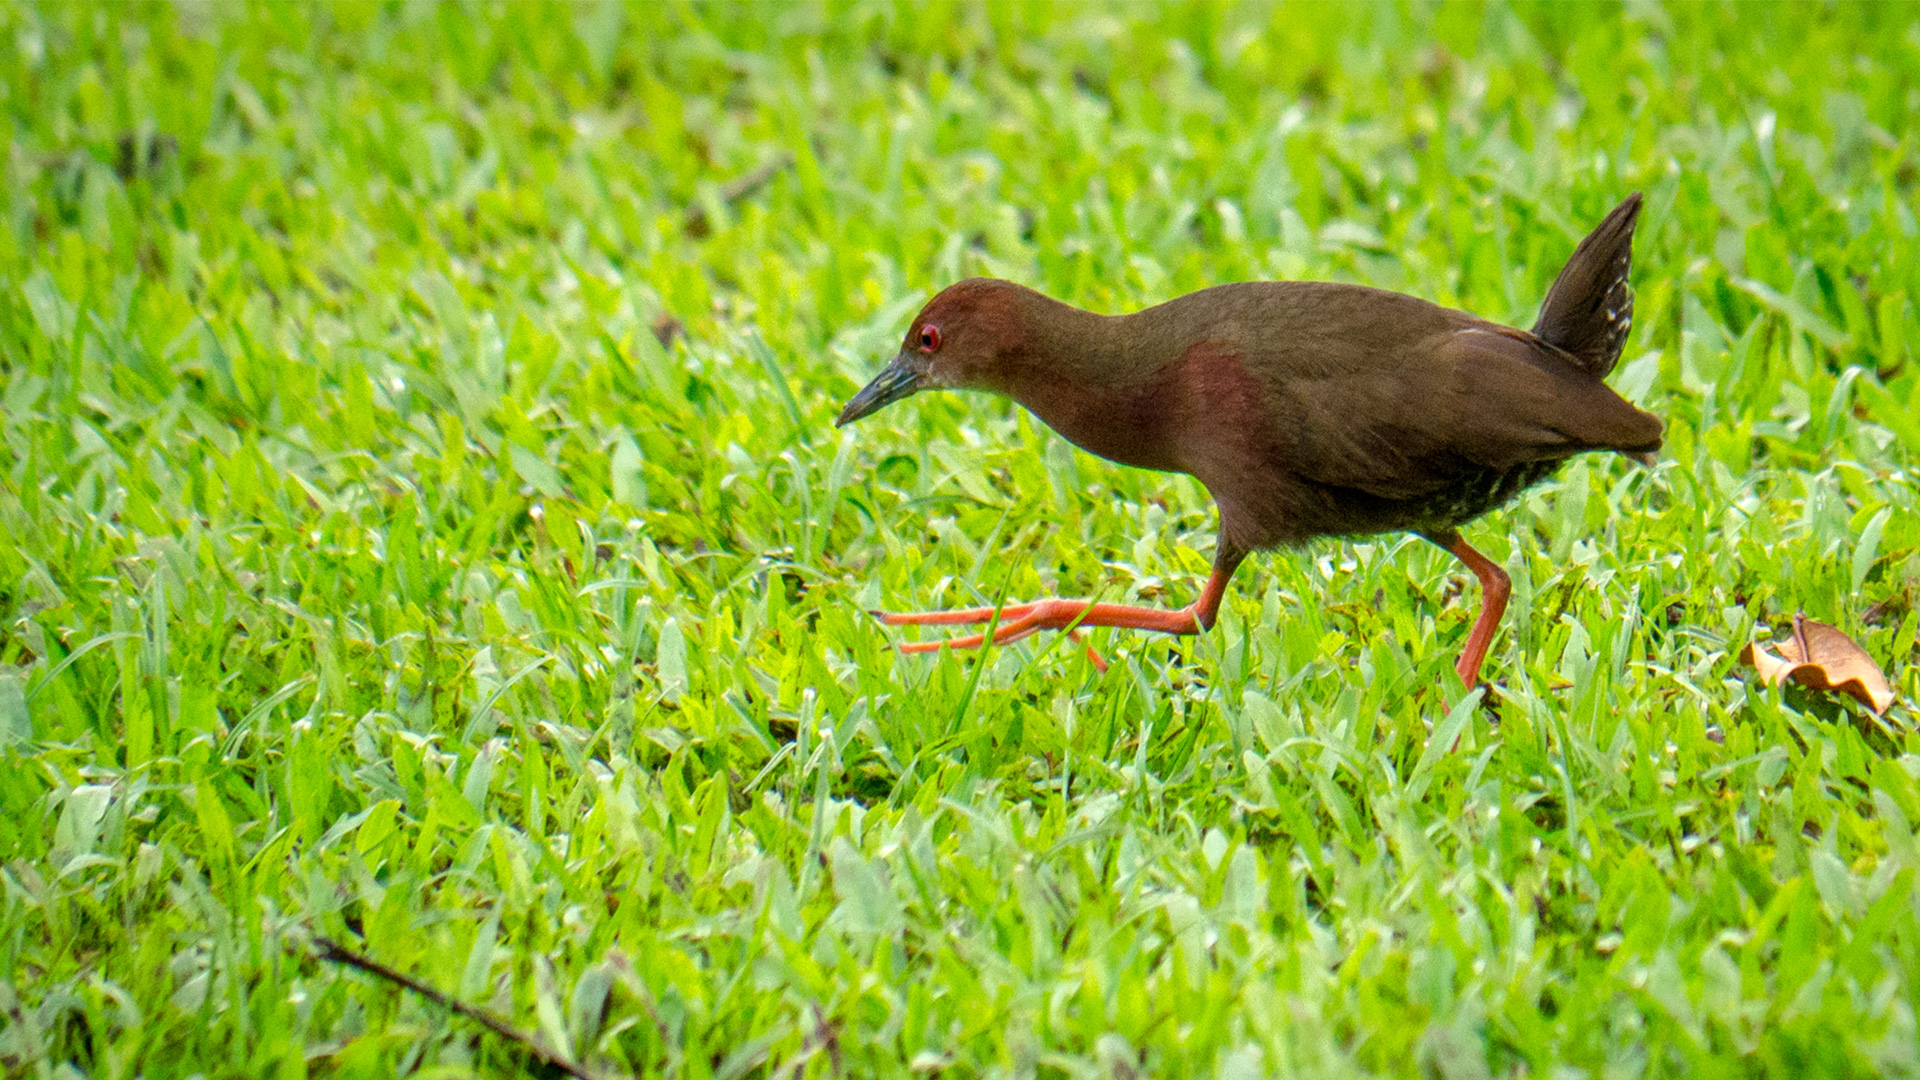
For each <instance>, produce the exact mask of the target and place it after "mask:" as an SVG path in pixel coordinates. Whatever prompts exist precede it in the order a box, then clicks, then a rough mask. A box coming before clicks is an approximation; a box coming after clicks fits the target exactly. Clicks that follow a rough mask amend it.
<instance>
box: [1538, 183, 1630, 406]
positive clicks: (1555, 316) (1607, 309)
mask: <svg viewBox="0 0 1920 1080" xmlns="http://www.w3.org/2000/svg"><path fill="white" fill-rule="evenodd" d="M1639 217H1640V194H1639V192H1635V193H1634V194H1632V195H1629V196H1627V198H1626V201H1624V202H1622V203H1621V204H1620V205H1619V206H1616V207H1614V208H1613V213H1611V214H1608V215H1607V219H1606V220H1605V221H1602V222H1601V223H1600V224H1599V225H1598V226H1597V227H1595V228H1594V230H1593V231H1592V232H1591V233H1588V234H1587V238H1586V239H1585V240H1582V241H1580V246H1579V247H1577V248H1574V249H1573V257H1572V258H1570V259H1568V260H1567V265H1566V266H1565V267H1564V268H1562V269H1561V271H1560V276H1559V277H1557V278H1555V279H1554V281H1553V288H1551V289H1548V290H1547V299H1546V301H1545V302H1543V303H1542V304H1541V305H1540V319H1539V321H1538V322H1535V323H1534V324H1533V336H1534V337H1537V338H1539V339H1540V340H1541V341H1544V342H1546V343H1547V344H1549V345H1553V346H1556V347H1558V348H1560V349H1564V350H1566V352H1568V353H1569V354H1571V355H1572V356H1573V358H1574V359H1575V360H1577V361H1579V363H1580V366H1581V368H1582V369H1584V370H1585V371H1586V372H1587V373H1588V374H1590V375H1592V376H1593V377H1594V378H1596V379H1602V378H1605V377H1606V376H1607V374H1608V373H1609V372H1611V371H1612V370H1613V365H1614V364H1616V363H1618V362H1619V360H1620V350H1621V348H1622V347H1624V346H1625V345H1626V343H1627V332H1628V331H1629V330H1632V329H1633V289H1632V288H1631V287H1630V286H1629V285H1628V284H1627V273H1628V271H1629V270H1631V269H1632V268H1633V226H1634V222H1635V221H1637V220H1638V219H1639Z"/></svg>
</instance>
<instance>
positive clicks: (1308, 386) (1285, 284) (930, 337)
mask: <svg viewBox="0 0 1920 1080" xmlns="http://www.w3.org/2000/svg"><path fill="white" fill-rule="evenodd" d="M1640 206H1641V197H1640V195H1639V194H1638V193H1634V194H1632V195H1629V196H1628V197H1627V198H1626V199H1625V200H1624V201H1622V202H1621V203H1620V204H1619V206H1617V207H1616V208H1615V209H1614V210H1613V211H1612V212H1611V213H1609V214H1608V215H1607V216H1606V218H1605V219H1604V220H1602V221H1601V222H1600V224H1599V225H1597V226H1596V227H1595V228H1594V229H1593V231H1592V232H1591V233H1589V234H1588V235H1587V237H1586V238H1585V239H1584V240H1582V241H1581V242H1580V243H1579V245H1578V246H1577V247H1575V248H1574V251H1573V254H1572V255H1571V256H1570V257H1569V258H1568V260H1567V262H1566V265H1565V266H1564V268H1562V269H1561V271H1560V274H1559V276H1558V277H1557V278H1555V280H1554V282H1553V285H1552V286H1551V287H1550V288H1549V289H1548V290H1547V294H1546V298H1545V300H1543V301H1542V303H1541V307H1540V314H1539V317H1538V319H1537V320H1536V321H1535V322H1534V324H1533V328H1532V329H1531V330H1520V329H1516V328H1514V327H1510V326H1505V325H1501V324H1499V323H1495V322H1490V321H1488V320H1486V319H1482V318H1478V317H1476V316H1474V315H1470V314H1468V313H1466V312H1464V311H1456V310H1453V309H1451V308H1447V307H1442V306H1440V305H1438V304H1434V303H1430V302H1428V301H1426V300H1422V299H1419V298H1417V297H1413V296H1408V295H1406V294H1403V293H1397V292H1389V291H1386V290H1382V289H1376V288H1370V287H1367V286H1363V285H1352V284H1343V283H1332V282H1317V281H1253V282H1237V283H1232V284H1223V285H1215V286H1212V287H1210V288H1205V289H1201V290H1199V291H1197V292H1192V293H1188V294H1186V295H1184V296H1180V297H1178V298H1176V299H1172V300H1168V301H1166V302H1165V303H1161V304H1158V305H1156V306H1154V307H1149V308H1146V309H1144V310H1140V311H1136V312H1133V313H1131V314H1126V315H1102V314H1097V313H1094V312H1091V311H1085V310H1082V309H1080V308H1077V307H1074V306H1072V305H1069V304H1066V303H1062V302H1061V301H1058V300H1054V299H1051V298H1049V297H1047V296H1045V295H1043V294H1041V293H1039V292H1037V291H1035V290H1033V289H1030V288H1027V287H1025V286H1023V285H1019V284H1016V283H1014V282H1010V281H1005V280H1000V279H994V278H970V279H967V280H964V281H960V282H957V283H955V284H953V285H950V286H948V287H947V288H945V289H943V290H942V291H940V292H939V293H938V294H937V295H935V296H934V297H933V299H931V300H930V301H928V302H927V304H926V306H925V307H924V308H922V309H921V311H920V313H919V314H918V315H917V316H915V317H914V319H913V322H912V323H911V325H909V327H908V328H907V332H906V336H905V338H904V339H903V340H902V342H901V345H900V349H899V351H898V353H897V354H896V355H895V356H894V357H893V359H892V360H891V361H890V362H889V363H887V364H886V366H885V367H884V369H883V370H881V371H880V373H879V374H878V375H877V376H875V377H874V378H873V380H872V381H871V382H869V383H867V384H866V386H865V387H863V388H862V389H861V390H860V391H859V392H858V393H856V394H855V395H854V396H853V397H852V399H851V400H849V401H848V402H847V404H846V407H845V408H844V409H843V410H842V411H841V413H840V415H839V417H838V419H837V420H836V421H835V426H836V427H844V426H846V425H847V424H850V423H853V422H854V421H856V420H859V419H861V418H862V417H865V416H869V415H871V414H872V413H874V412H876V411H878V410H879V409H882V408H884V407H886V406H888V405H891V404H894V403H896V402H898V401H901V400H902V399H904V398H907V397H909V396H911V395H913V394H915V393H918V392H920V391H922V390H935V389H939V390H975V391H986V392H988V393H991V394H997V395H1001V396H1004V397H1007V398H1011V399H1012V400H1013V401H1015V402H1016V403H1018V404H1019V405H1021V406H1022V407H1024V408H1025V409H1027V410H1028V411H1029V412H1031V413H1032V414H1033V415H1034V416H1035V417H1037V418H1039V419H1040V421H1041V422H1043V423H1044V424H1046V425H1047V426H1048V427H1050V428H1052V429H1053V430H1054V431H1055V432H1058V433H1059V434H1060V435H1061V436H1063V437H1064V438H1066V439H1067V441H1069V442H1071V443H1073V444H1074V445H1075V446H1078V447H1079V448H1081V449H1082V450H1085V451H1087V452H1088V453H1091V454H1094V455H1096V456H1099V457H1102V458H1105V459H1107V460H1109V461H1112V462H1116V463H1118V464H1121V465H1128V466H1133V467H1135V468H1141V469H1152V470H1157V471H1161V472H1169V473H1186V474H1188V475H1191V476H1193V477H1194V478H1195V479H1197V480H1199V481H1200V483H1201V484H1202V485H1203V486H1204V487H1205V488H1206V489H1207V491H1208V493H1209V494H1210V495H1211V496H1212V498H1213V500H1214V503H1215V506H1216V507H1217V509H1218V512H1219V533H1218V540H1217V543H1216V545H1215V553H1214V558H1213V568H1212V572H1211V574H1210V575H1209V576H1208V578H1207V581H1206V584H1205V585H1204V586H1203V587H1202V588H1201V591H1200V595H1199V597H1198V598H1197V599H1195V600H1194V601H1193V602H1192V603H1190V604H1188V605H1187V606H1186V607H1184V608H1179V609H1161V608H1152V607H1136V606H1132V605H1126V604H1115V603H1102V602H1093V601H1089V600H1082V599H1066V598H1049V599H1042V600H1035V601H1032V602H1029V603H1020V604H1007V605H1004V606H1001V607H976V608H968V609H963V610H955V611H930V612H884V611H875V612H873V614H874V616H875V617H877V618H878V619H879V620H880V621H881V622H882V623H884V624H886V625H889V626H964V625H978V624H992V625H990V626H989V627H988V628H987V630H983V631H982V632H980V633H975V634H971V635H968V636H961V637H954V638H948V639H944V640H931V641H916V642H909V643H906V644H904V645H902V646H901V648H902V650H904V651H907V652H927V651H933V650H937V649H939V648H940V647H942V646H943V645H945V646H950V647H954V648H971V647H978V646H981V645H983V644H986V643H987V642H988V641H989V640H990V641H991V642H992V643H993V644H996V645H1004V644H1007V643H1009V642H1012V641H1017V640H1019V639H1021V638H1024V637H1026V636H1028V635H1030V634H1033V633H1036V632H1038V631H1042V630H1064V631H1068V632H1070V633H1077V632H1078V630H1079V629H1080V628H1083V627H1095V626H1108V627H1127V628H1132V629H1136V630H1148V631H1158V632H1161V633H1166V634H1175V635H1188V634H1199V633H1202V632H1204V631H1206V630H1208V629H1210V628H1211V627H1212V626H1213V624H1214V622H1215V620H1216V618H1217V617H1218V615H1219V611H1220V604H1221V602H1222V600H1223V598H1224V597H1225V595H1226V591H1227V585H1228V582H1229V581H1230V580H1231V579H1232V577H1233V575H1234V572H1235V571H1236V570H1237V569H1239V567H1240V565H1241V563H1242V562H1243V561H1244V560H1245V559H1246V558H1247V557H1248V555H1250V554H1252V553H1253V552H1256V551H1266V550H1271V549H1275V548H1282V547H1290V546H1297V545H1300V544H1303V543H1305V542H1307V541H1310V540H1313V539H1315V538H1317V537H1353V536H1368V535H1376V534H1381V533H1391V532H1411V533H1414V534H1417V535H1419V536H1421V537H1424V538H1425V539H1427V540H1429V541H1431V542H1432V543H1434V544H1437V545H1438V546H1440V547H1442V548H1445V549H1446V550H1447V551H1449V552H1451V553H1452V554H1453V555H1454V556H1455V557H1456V558H1458V559H1459V560H1460V561H1461V562H1462V563H1464V564H1465V565H1466V567H1467V568H1468V569H1469V570H1470V571H1472V573H1473V574H1474V576H1475V577H1476V578H1477V579H1478V580H1479V582H1480V585H1481V593H1482V603H1481V609H1480V613H1479V616H1478V618H1476V619H1475V620H1474V623H1473V628H1472V629H1471V630H1470V631H1469V632H1468V634H1467V639H1466V643H1465V645H1464V646H1463V647H1462V649H1461V653H1460V656H1459V659H1458V662H1457V663H1456V664H1455V671H1456V672H1457V673H1458V675H1459V677H1460V680H1461V682H1462V683H1464V684H1465V686H1466V687H1467V689H1468V690H1472V689H1473V688H1474V687H1475V686H1476V685H1477V683H1478V681H1479V677H1480V670H1481V667H1482V664H1483V663H1484V661H1485V659H1486V655H1487V651H1488V649H1489V647H1490V646H1491V644H1492V642H1493V638H1494V635H1495V633H1496V631H1497V629H1498V627H1499V624H1500V619H1501V616H1502V615H1503V614H1504V612H1505V610H1506V605H1507V599H1508V596H1509V593H1510V591H1511V583H1510V581H1509V579H1508V576H1507V574H1506V573H1505V572H1504V571H1503V570H1501V569H1500V567H1499V566H1497V565H1495V564H1494V563H1493V561H1492V560H1490V559H1488V558H1487V557H1486V556H1485V555H1483V554H1481V553H1480V552H1479V551H1477V550H1475V549H1474V548H1473V547H1472V546H1471V545H1469V544H1468V543H1467V542H1466V541H1465V540H1464V539H1462V538H1461V535H1460V528H1461V526H1463V525H1465V524H1467V523H1468V522H1470V521H1472V520H1474V519H1475V518H1478V517H1480V516H1481V515H1483V514H1485V513H1487V512H1489V511H1491V510H1494V509H1496V508H1498V507H1500V506H1502V505H1504V504H1506V503H1508V502H1510V501H1511V500H1513V499H1514V498H1515V497H1517V496H1518V495H1519V494H1520V493H1521V492H1523V491H1525V490H1526V489H1527V488H1529V487H1531V486H1533V485H1535V484H1537V483H1539V482H1541V481H1542V480H1545V479H1546V478H1547V477H1548V476H1550V475H1551V474H1552V473H1553V472H1554V471H1555V470H1556V469H1557V468H1558V467H1559V466H1560V464H1561V463H1562V462H1563V461H1565V460H1566V459H1568V458H1570V457H1572V456H1574V455H1576V454H1581V453H1586V452H1590V451H1612V452H1615V453H1618V454H1621V455H1624V456H1627V457H1630V458H1633V459H1636V460H1638V461H1641V462H1642V463H1645V464H1649V465H1651V464H1652V463H1653V462H1654V460H1655V454H1656V453H1657V451H1658V450H1659V449H1660V446H1661V436H1662V434H1663V431H1664V426H1663V425H1662V423H1661V421H1660V419H1659V418H1658V417H1656V416H1654V415H1653V414H1651V413H1648V412H1645V411H1642V410H1641V409H1639V408H1637V407H1635V406H1634V405H1632V404H1631V403H1629V402H1628V401H1627V400H1626V399H1625V398H1623V397H1621V396H1620V395H1619V394H1617V393H1615V392H1614V390H1613V389H1612V388H1611V387H1609V386H1608V385H1607V384H1606V382H1605V381H1604V380H1605V378H1606V376H1607V375H1608V374H1609V373H1610V372H1611V371H1612V370H1613V368H1614V365H1615V364H1616V363H1617V362H1618V361H1619V359H1620V353H1621V350H1622V349H1623V347H1624V346H1625V344H1626V341H1627V335H1628V333H1629V332H1630V331H1631V329H1632V327H1633V291H1632V288H1631V286H1630V284H1629V281H1628V277H1629V273H1630V271H1631V269H1632V261H1633V231H1634V225H1635V223H1636V222H1637V221H1638V219H1639V215H1640ZM1094 658H1095V662H1096V663H1097V664H1100V666H1102V667H1104V664H1103V663H1101V661H1100V659H1099V657H1098V655H1097V654H1094Z"/></svg>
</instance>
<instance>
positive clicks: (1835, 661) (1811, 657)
mask: <svg viewBox="0 0 1920 1080" xmlns="http://www.w3.org/2000/svg"><path fill="white" fill-rule="evenodd" d="M1777 644H1778V645H1779V648H1780V655H1778V656H1775V655H1774V654H1773V653H1771V652H1768V651H1767V650H1766V649H1765V648H1763V647H1762V646H1759V645H1753V644H1749V645H1748V646H1747V647H1746V648H1745V649H1744V650H1742V651H1741V653H1740V659H1742V660H1744V661H1746V662H1747V663H1749V664H1752V665H1753V669H1754V670H1755V671H1757V672H1759V673H1760V681H1762V682H1764V683H1766V684H1767V685H1769V686H1779V685H1780V684H1781V683H1783V682H1786V681H1787V680H1788V679H1792V680H1793V681H1794V682H1797V683H1799V684H1800V685H1801V686H1805V687H1807V688H1809V689H1813V690H1838V691H1840V692H1841V693H1843V694H1847V695H1849V696H1851V697H1852V698H1853V699H1854V700H1855V701H1858V702H1860V704H1862V705H1865V706H1866V707H1867V708H1869V709H1872V710H1873V711H1874V712H1876V713H1883V712H1886V711H1887V708H1888V707H1889V706H1891V705H1892V704H1893V687H1891V686H1889V685H1887V677H1886V676H1885V675H1883V674H1881V673H1880V665H1878V664H1876V663H1874V662H1873V657H1871V656H1868V655H1867V651H1866V650H1865V649H1862V648H1861V647H1860V646H1858V645H1856V644H1854V642H1853V639H1852V638H1850V637H1848V636H1847V635H1846V634H1844V633H1842V632H1841V631H1840V630H1839V628H1837V627H1832V626H1828V625H1827V624H1826V623H1823V622H1815V621H1814V620H1812V619H1809V618H1807V617H1806V616H1804V615H1795V616H1794V617H1793V636H1792V637H1790V638H1788V639H1786V640H1785V641H1781V642H1778V643H1777Z"/></svg>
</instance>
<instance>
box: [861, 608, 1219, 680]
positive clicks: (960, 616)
mask: <svg viewBox="0 0 1920 1080" xmlns="http://www.w3.org/2000/svg"><path fill="white" fill-rule="evenodd" d="M996 612H997V613H998V615H999V618H1000V622H999V623H998V625H996V626H995V627H994V628H993V632H992V634H991V635H989V634H988V633H986V632H985V631H982V632H981V633H978V634H967V635H965V636H962V637H956V638H947V639H944V640H941V641H911V642H907V643H906V644H903V645H901V646H900V651H901V652H906V653H926V652H937V651H938V650H939V649H940V648H941V647H942V646H946V647H950V648H955V649H976V648H979V647H980V646H982V645H985V644H987V643H988V642H989V641H991V642H992V643H993V644H995V645H1009V644H1012V643H1013V642H1016V641H1019V640H1020V639H1021V638H1024V637H1028V636H1030V635H1032V634H1036V633H1039V632H1040V631H1042V630H1065V631H1067V632H1068V634H1069V635H1070V636H1072V637H1073V639H1074V640H1075V641H1079V640H1080V636H1079V635H1080V630H1081V629H1082V628H1083V627H1093V626H1118V627H1125V628H1128V629H1132V630H1155V631H1159V632H1160V633H1163V634H1197V633H1199V632H1200V631H1201V630H1202V629H1204V627H1203V626H1201V624H1200V620H1199V618H1198V616H1197V615H1196V614H1195V609H1194V608H1192V607H1186V608H1181V609H1179V610H1177V611H1166V610H1163V609H1161V608H1146V607H1133V606H1131V605H1127V604H1099V603H1094V602H1092V601H1088V600H1059V599H1052V600H1035V601H1033V602H1032V603H1027V604H1010V605H1008V606H1006V607H1002V608H990V607H983V608H965V609H962V610H958V611H920V612H885V611H875V612H873V613H872V614H873V616H874V618H877V619H879V620H880V621H881V622H883V623H885V624H887V625H888V626H956V625H966V624H973V623H983V622H992V621H993V619H994V616H995V613H996ZM1087 659H1089V660H1091V661H1092V662H1093V666H1094V667H1095V668H1097V669H1099V670H1101V671H1105V670H1107V661H1106V659H1105V658H1104V657H1102V656H1101V655H1100V654H1099V653H1098V652H1097V651H1095V650H1094V648H1093V647H1092V646H1091V645H1089V646H1087Z"/></svg>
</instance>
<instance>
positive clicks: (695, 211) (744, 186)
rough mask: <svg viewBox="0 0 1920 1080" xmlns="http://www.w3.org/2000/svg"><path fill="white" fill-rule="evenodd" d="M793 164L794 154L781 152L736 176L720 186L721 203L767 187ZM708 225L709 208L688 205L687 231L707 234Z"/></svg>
mask: <svg viewBox="0 0 1920 1080" xmlns="http://www.w3.org/2000/svg"><path fill="white" fill-rule="evenodd" d="M791 164H793V155H792V154H781V155H779V156H777V157H775V158H774V159H773V160H772V161H769V162H767V163H766V164H764V165H761V166H760V167H759V168H757V169H755V170H753V171H752V172H750V173H748V174H746V175H745V176H741V177H736V178H734V179H732V180H729V181H727V182H726V183H725V184H723V185H721V188H720V201H721V203H723V204H725V205H727V206H732V205H733V204H734V203H737V202H739V201H740V200H741V199H744V198H746V197H747V196H749V195H752V194H753V193H754V192H756V191H759V190H760V189H761V188H763V187H766V186H767V183H768V182H769V181H771V180H772V179H773V178H774V177H776V176H778V175H780V170H782V169H784V168H786V167H787V166H788V165H791ZM707 227H708V222H707V208H706V207H704V206H701V205H699V204H698V203H695V204H694V205H692V206H689V207H687V231H688V232H689V233H692V234H693V235H694V236H696V237H700V236H705V235H706V234H707Z"/></svg>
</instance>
